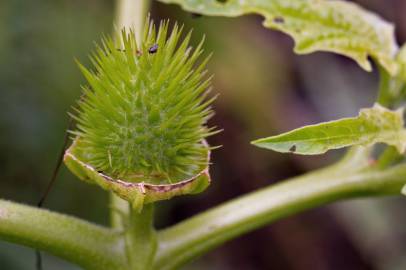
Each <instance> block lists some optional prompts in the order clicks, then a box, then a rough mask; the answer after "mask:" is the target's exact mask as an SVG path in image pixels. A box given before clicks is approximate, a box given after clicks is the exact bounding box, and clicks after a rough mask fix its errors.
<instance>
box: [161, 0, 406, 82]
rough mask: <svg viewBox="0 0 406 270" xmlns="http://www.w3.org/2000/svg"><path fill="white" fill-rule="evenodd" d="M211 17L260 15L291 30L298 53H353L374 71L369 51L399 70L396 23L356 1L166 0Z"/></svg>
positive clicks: (272, 25) (278, 27) (390, 69)
mask: <svg viewBox="0 0 406 270" xmlns="http://www.w3.org/2000/svg"><path fill="white" fill-rule="evenodd" d="M160 1H161V2H164V3H172V4H178V5H180V6H181V7H182V8H183V9H185V10H187V11H189V12H194V13H198V14H202V15H208V16H226V17H237V16H241V15H244V14H252V13H256V14H260V15H262V16H263V17H264V18H265V20H264V23H263V24H264V26H265V27H268V28H272V29H276V30H279V31H282V32H284V33H286V34H288V35H290V36H291V37H292V38H293V39H294V40H295V43H296V46H295V52H296V53H298V54H307V53H311V52H315V51H328V52H334V53H338V54H342V55H345V56H347V57H350V58H352V59H354V60H355V61H357V62H358V64H359V65H360V66H361V67H363V68H364V69H365V70H367V71H370V70H371V63H370V62H369V61H368V56H371V57H372V58H374V59H375V60H376V61H377V62H378V63H379V64H380V65H381V66H383V67H384V68H385V69H386V70H387V71H388V72H389V73H390V74H392V75H394V74H395V73H396V70H397V65H396V62H395V61H394V56H395V54H396V52H397V50H398V46H397V44H396V41H395V38H394V33H393V32H394V31H393V25H392V24H390V23H388V22H386V21H385V20H383V19H382V18H380V17H378V16H377V15H375V14H373V13H371V12H368V11H366V10H364V9H362V8H361V7H359V6H358V5H356V4H353V3H349V2H344V1H323V0H228V1H219V0H160Z"/></svg>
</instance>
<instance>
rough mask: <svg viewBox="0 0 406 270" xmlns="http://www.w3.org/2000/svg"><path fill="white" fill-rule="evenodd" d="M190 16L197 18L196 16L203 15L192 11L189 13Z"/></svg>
mask: <svg viewBox="0 0 406 270" xmlns="http://www.w3.org/2000/svg"><path fill="white" fill-rule="evenodd" d="M190 16H191V17H192V18H193V19H197V18H200V17H202V16H203V15H202V14H200V13H195V12H192V13H190Z"/></svg>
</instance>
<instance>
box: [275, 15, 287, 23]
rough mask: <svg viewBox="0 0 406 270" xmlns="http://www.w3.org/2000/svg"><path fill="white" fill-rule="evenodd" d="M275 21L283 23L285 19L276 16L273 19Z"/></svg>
mask: <svg viewBox="0 0 406 270" xmlns="http://www.w3.org/2000/svg"><path fill="white" fill-rule="evenodd" d="M273 21H274V22H275V23H284V22H285V19H284V18H283V17H280V16H277V17H275V18H274V19H273Z"/></svg>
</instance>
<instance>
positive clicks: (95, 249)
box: [0, 200, 128, 270]
mask: <svg viewBox="0 0 406 270" xmlns="http://www.w3.org/2000/svg"><path fill="white" fill-rule="evenodd" d="M0 239H2V240H6V241H10V242H13V243H17V244H21V245H25V246H29V247H33V248H36V249H40V250H44V251H47V252H49V253H51V254H53V255H55V256H58V257H61V258H64V259H66V260H68V261H71V262H73V263H76V264H78V265H80V266H82V267H83V268H84V269H90V270H93V269H94V270H111V269H115V270H128V268H127V266H126V265H127V262H126V258H125V256H124V251H123V250H124V242H123V240H122V237H121V236H120V234H119V233H118V232H116V231H113V230H109V229H106V228H103V227H101V226H97V225H94V224H91V223H88V222H85V221H82V220H80V219H77V218H73V217H69V216H67V215H62V214H57V213H52V212H50V211H47V210H42V209H38V208H34V207H31V206H25V205H21V204H17V203H13V202H9V201H4V200H0Z"/></svg>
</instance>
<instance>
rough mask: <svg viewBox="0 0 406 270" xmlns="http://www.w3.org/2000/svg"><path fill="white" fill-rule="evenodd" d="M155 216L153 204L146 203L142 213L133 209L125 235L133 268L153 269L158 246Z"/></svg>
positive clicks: (132, 269)
mask: <svg viewBox="0 0 406 270" xmlns="http://www.w3.org/2000/svg"><path fill="white" fill-rule="evenodd" d="M153 218H154V205H153V204H147V205H145V206H144V208H143V209H142V211H141V213H137V212H136V211H135V210H134V209H132V210H131V216H130V220H129V228H128V230H127V231H126V236H125V237H126V245H127V248H126V250H127V257H128V258H129V260H130V262H129V264H130V266H131V270H146V269H151V265H152V262H153V259H154V255H155V251H156V247H157V237H156V231H155V229H154V227H153Z"/></svg>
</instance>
